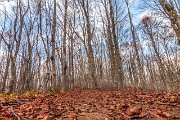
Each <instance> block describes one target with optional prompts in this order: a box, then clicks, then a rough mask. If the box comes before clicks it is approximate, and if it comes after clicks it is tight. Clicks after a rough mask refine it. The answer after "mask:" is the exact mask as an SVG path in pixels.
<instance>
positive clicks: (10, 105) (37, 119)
mask: <svg viewBox="0 0 180 120" xmlns="http://www.w3.org/2000/svg"><path fill="white" fill-rule="evenodd" d="M9 118H12V119H13V120H25V119H26V120H126V119H142V120H148V119H149V120H156V119H157V120H179V119H180V93H156V92H142V91H137V92H133V91H132V90H131V91H100V90H78V91H71V92H64V93H59V94H52V93H49V94H45V95H42V94H41V95H38V96H34V97H26V98H23V97H19V98H16V99H14V100H3V101H1V102H0V119H2V120H8V119H9Z"/></svg>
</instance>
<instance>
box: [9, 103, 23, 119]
mask: <svg viewBox="0 0 180 120" xmlns="http://www.w3.org/2000/svg"><path fill="white" fill-rule="evenodd" d="M10 108H11V109H10V110H11V112H12V114H13V115H14V116H15V117H16V118H17V119H18V120H21V119H20V117H19V116H18V115H17V114H16V113H15V112H14V109H13V107H12V106H10Z"/></svg>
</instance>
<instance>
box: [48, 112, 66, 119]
mask: <svg viewBox="0 0 180 120" xmlns="http://www.w3.org/2000/svg"><path fill="white" fill-rule="evenodd" d="M66 111H67V110H63V111H62V112H60V113H59V114H56V115H54V116H53V117H52V118H51V119H50V120H53V119H54V118H56V117H59V116H61V115H62V114H63V113H65V112H66Z"/></svg>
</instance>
